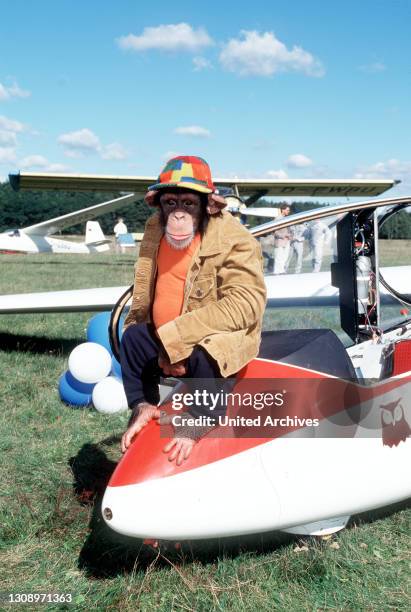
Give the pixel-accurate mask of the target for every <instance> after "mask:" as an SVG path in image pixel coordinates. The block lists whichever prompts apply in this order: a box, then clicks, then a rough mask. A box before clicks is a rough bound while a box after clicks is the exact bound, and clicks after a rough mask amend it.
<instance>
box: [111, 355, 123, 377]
mask: <svg viewBox="0 0 411 612" xmlns="http://www.w3.org/2000/svg"><path fill="white" fill-rule="evenodd" d="M111 372H112V374H114V376H116V377H117V378H119V379H120V380H123V373H122V371H121V364H120V362H119V361H117V359H116V358H115V357H114V355H113V358H112V360H111Z"/></svg>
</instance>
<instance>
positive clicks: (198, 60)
mask: <svg viewBox="0 0 411 612" xmlns="http://www.w3.org/2000/svg"><path fill="white" fill-rule="evenodd" d="M193 66H194V72H200V71H201V70H207V69H208V68H212V64H211V62H210V61H209V60H208V59H206V58H205V57H201V56H198V55H196V57H193Z"/></svg>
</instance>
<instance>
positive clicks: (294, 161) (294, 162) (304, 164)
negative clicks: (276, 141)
mask: <svg viewBox="0 0 411 612" xmlns="http://www.w3.org/2000/svg"><path fill="white" fill-rule="evenodd" d="M312 165H313V162H312V160H311V159H310V158H309V157H307V156H306V155H303V154H302V153H295V154H294V155H290V157H289V158H288V159H287V166H288V167H289V168H308V167H309V166H312Z"/></svg>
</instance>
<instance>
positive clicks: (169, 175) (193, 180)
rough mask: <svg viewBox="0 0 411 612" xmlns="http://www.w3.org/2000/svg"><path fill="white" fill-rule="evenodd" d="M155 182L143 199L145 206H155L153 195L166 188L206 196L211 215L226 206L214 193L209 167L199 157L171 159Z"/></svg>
mask: <svg viewBox="0 0 411 612" xmlns="http://www.w3.org/2000/svg"><path fill="white" fill-rule="evenodd" d="M157 181H158V182H157V183H155V184H154V185H151V186H150V187H149V188H148V192H147V194H146V197H145V200H146V202H147V204H149V205H150V206H153V205H155V198H154V196H155V193H156V192H157V191H158V190H159V189H166V188H167V187H174V188H175V187H178V188H181V189H191V190H192V191H199V192H200V193H206V194H208V206H207V210H208V212H209V214H211V215H212V214H216V213H218V212H219V211H220V210H221V209H222V208H224V206H226V202H225V200H224V198H223V197H221V196H219V195H217V193H216V188H215V186H214V184H213V180H212V178H211V170H210V166H209V165H208V164H207V162H206V161H205V160H204V159H202V158H201V157H195V156H193V155H180V156H179V157H173V158H172V159H170V160H169V161H168V162H167V163H166V165H165V167H164V169H163V170H162V172H161V173H160V176H159V177H158V179H157Z"/></svg>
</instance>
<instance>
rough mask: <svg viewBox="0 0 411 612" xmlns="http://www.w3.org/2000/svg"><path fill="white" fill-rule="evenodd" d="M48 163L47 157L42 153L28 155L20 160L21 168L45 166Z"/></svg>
mask: <svg viewBox="0 0 411 612" xmlns="http://www.w3.org/2000/svg"><path fill="white" fill-rule="evenodd" d="M48 163H49V162H48V161H47V159H46V158H45V157H43V156H42V155H28V156H27V157H25V158H24V159H22V160H21V161H20V168H21V169H22V170H26V169H27V168H44V167H45V166H47V165H48Z"/></svg>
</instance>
